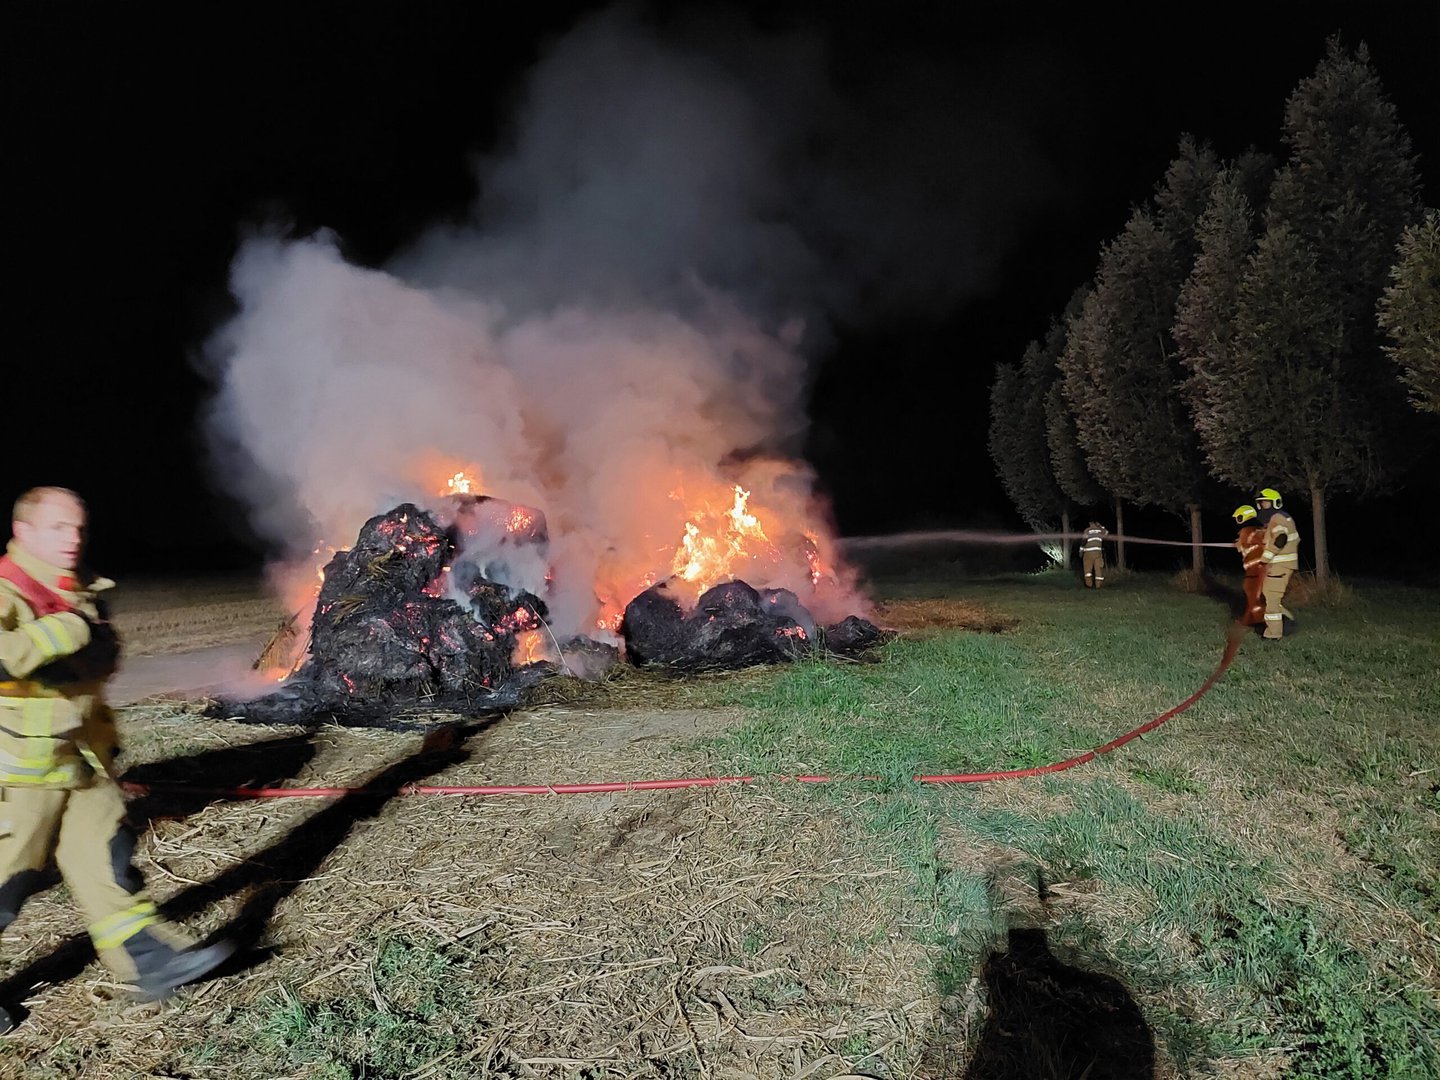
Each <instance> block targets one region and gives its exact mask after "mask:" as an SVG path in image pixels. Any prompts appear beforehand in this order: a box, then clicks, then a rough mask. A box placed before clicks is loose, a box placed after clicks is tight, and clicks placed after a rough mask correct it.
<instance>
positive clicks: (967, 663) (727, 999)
mask: <svg viewBox="0 0 1440 1080" xmlns="http://www.w3.org/2000/svg"><path fill="white" fill-rule="evenodd" d="M876 591H877V595H878V597H879V599H880V601H881V607H880V619H881V621H884V622H886V623H888V624H890V625H892V626H894V627H896V628H897V629H899V630H900V636H899V637H898V638H897V640H895V641H894V642H892V643H891V644H889V645H887V646H885V648H884V649H883V650H882V651H881V653H880V655H879V656H878V657H877V658H876V659H877V661H878V662H876V663H863V664H862V663H845V664H838V663H822V662H807V663H800V664H795V665H791V666H787V667H780V668H766V669H757V670H752V671H747V672H740V673H734V674H729V675H724V676H710V677H705V678H700V679H691V680H672V679H665V678H661V677H659V676H654V675H646V674H643V673H635V672H626V673H623V674H622V675H621V676H619V677H616V678H612V679H611V680H609V681H607V682H605V683H602V684H599V685H589V686H570V687H557V688H556V690H555V692H554V694H553V695H552V699H551V703H550V704H545V705H537V706H536V707H534V708H532V709H528V710H526V711H524V712H521V713H516V714H514V715H512V716H509V717H506V718H503V719H501V720H499V721H498V722H494V723H489V724H482V725H477V727H478V730H466V731H463V732H461V734H460V735H459V736H458V738H457V739H456V740H455V742H454V743H453V744H452V743H451V742H448V741H447V739H446V738H445V737H444V733H443V732H441V731H440V730H436V731H432V732H430V733H429V734H428V736H427V734H425V733H419V732H417V733H411V734H396V733H387V732H376V731H357V730H344V729H338V728H334V727H326V728H322V729H320V730H318V731H316V732H296V731H295V730H294V729H287V730H279V729H267V728H258V727H247V726H243V725H238V724H230V723H221V722H216V721H211V720H204V719H201V718H199V717H198V716H197V715H195V714H194V713H193V712H192V711H190V710H188V709H186V708H183V707H180V706H175V707H170V706H166V707H159V706H156V707H146V708H135V709H130V710H126V711H125V714H124V715H123V717H122V723H123V726H124V730H125V732H126V735H127V738H128V741H129V745H130V748H131V756H132V761H133V762H134V764H133V768H134V775H136V776H137V777H141V778H143V777H146V776H148V777H151V778H156V777H159V778H165V777H169V778H183V779H186V780H189V781H191V782H194V781H196V780H197V779H199V778H207V779H209V780H211V781H212V782H215V783H218V784H227V783H231V784H233V783H242V782H272V783H274V782H281V783H289V784H296V785H299V784H305V783H313V782H318V781H324V782H326V783H359V782H366V783H367V784H369V785H370V786H371V787H372V789H376V790H379V791H387V790H395V789H397V788H398V787H400V786H402V785H403V784H405V783H408V782H413V781H422V782H448V783H466V784H473V783H508V782H537V781H550V782H567V781H574V780H597V779H627V778H628V779H641V778H649V777H660V776H694V775H705V774H721V775H733V774H737V773H745V774H754V775H756V776H761V777H777V776H783V775H793V774H808V773H828V774H833V775H836V776H853V777H855V779H851V780H843V781H840V782H837V783H833V784H828V785H818V786H808V785H798V784H794V783H790V782H785V781H783V780H778V779H768V780H763V781H761V782H757V783H756V784H753V785H749V786H745V787H729V788H719V789H706V790H695V789H687V790H680V791H668V792H651V793H635V794H628V795H627V794H619V795H603V796H577V797H560V796H541V797H522V798H507V799H492V800H475V799H471V800H450V799H439V798H434V799H422V798H386V797H385V796H384V795H374V796H362V797H352V798H350V799H346V800H343V801H338V802H331V803H328V804H327V803H314V802H307V801H300V800H285V801H276V802H267V803H239V802H225V801H204V800H198V799H197V800H192V801H189V802H184V801H177V799H176V798H175V797H171V799H170V801H168V802H167V801H164V800H159V799H157V800H155V801H146V802H144V803H142V804H141V805H140V806H138V807H137V812H138V813H139V814H140V816H142V817H146V818H149V819H150V829H149V831H148V833H147V834H146V836H145V838H144V840H143V841H142V850H141V856H140V863H141V865H142V868H143V869H144V870H145V871H146V873H147V876H148V877H149V879H150V880H151V881H152V883H153V886H154V890H155V892H156V894H157V896H158V897H160V898H161V899H162V900H163V901H165V904H166V906H167V909H168V910H170V911H171V912H172V913H173V914H174V915H175V916H176V917H178V918H181V919H183V920H184V921H186V922H187V923H189V924H190V925H191V926H192V927H194V928H195V929H197V931H199V932H206V931H209V930H213V929H216V928H219V927H222V926H230V927H232V928H239V929H240V930H242V931H248V932H250V933H251V935H252V936H256V937H257V940H258V945H259V948H260V952H259V953H258V955H257V956H255V957H254V958H253V961H252V962H250V963H249V964H248V965H246V966H243V967H242V968H241V969H240V970H237V971H235V972H233V973H232V974H230V975H228V976H227V977H225V978H222V979H219V980H216V981H214V982H211V983H207V984H204V985H202V986H199V987H196V988H193V989H191V990H189V991H187V992H185V993H184V994H182V995H181V996H180V997H179V998H177V999H175V1000H174V1001H172V1002H169V1003H166V1004H165V1005H163V1006H134V1005H127V1004H125V1003H124V1002H123V1000H121V999H120V998H119V997H118V996H117V991H116V988H114V987H113V986H112V985H111V984H110V983H109V982H108V981H107V979H106V977H105V975H104V974H103V972H102V971H101V969H99V968H98V967H97V966H96V965H94V964H93V963H92V964H90V965H89V966H88V967H87V966H83V963H84V959H85V955H84V948H83V943H82V944H81V945H78V946H72V947H70V948H69V950H68V951H67V949H66V947H65V944H64V943H65V942H66V941H67V939H68V935H71V934H73V933H74V931H75V930H76V929H77V928H78V924H79V919H78V916H76V915H75V914H74V913H73V912H72V911H71V910H70V909H69V906H68V904H67V902H66V897H65V896H64V890H63V889H56V890H52V891H51V892H50V893H49V894H46V895H45V896H42V897H40V898H38V899H37V900H35V901H34V902H33V903H32V905H31V906H30V907H27V909H26V911H25V914H24V916H23V917H22V918H21V919H20V920H19V921H18V922H17V923H16V924H15V925H14V926H12V927H11V928H10V929H9V930H8V931H7V932H6V933H5V937H4V945H5V949H4V955H5V961H6V975H7V977H8V978H9V983H8V988H9V990H10V992H11V995H12V997H13V996H16V992H17V991H19V996H24V997H25V1000H26V1002H27V1004H28V1006H29V1008H30V1009H31V1010H32V1015H31V1016H30V1017H29V1018H28V1019H27V1020H26V1022H25V1023H24V1024H23V1025H22V1026H21V1028H20V1029H19V1030H18V1031H17V1032H16V1033H15V1034H14V1035H12V1036H10V1037H8V1038H7V1039H6V1040H4V1041H3V1043H4V1045H3V1046H0V1073H3V1074H4V1075H17V1076H35V1077H47V1078H48V1077H116V1076H137V1077H138V1076H174V1077H181V1076H183V1077H193V1078H202V1077H224V1078H227V1080H230V1078H242V1077H244V1078H248V1077H257V1078H259V1077H264V1078H270V1080H274V1078H279V1077H292V1076H293V1077H316V1078H338V1077H374V1078H399V1077H410V1078H413V1080H429V1078H452V1077H453V1078H460V1077H472V1076H484V1077H522V1076H545V1077H571V1078H586V1080H598V1078H600V1077H615V1078H618V1077H667V1078H674V1077H697V1078H701V1080H711V1078H714V1080H720V1078H726V1080H731V1078H738V1077H741V1076H765V1077H772V1076H773V1077H788V1078H794V1080H803V1078H806V1077H817V1078H824V1080H835V1078H837V1077H842V1076H851V1077H853V1076H871V1077H880V1078H894V1080H898V1078H902V1077H905V1078H910V1077H914V1078H921V1077H927V1078H932V1077H958V1076H961V1075H966V1074H967V1072H966V1070H967V1068H968V1069H969V1070H970V1071H969V1073H968V1075H970V1076H974V1077H981V1076H1001V1075H1015V1076H1040V1077H1045V1076H1066V1077H1070V1076H1074V1077H1079V1076H1081V1075H1085V1076H1088V1077H1089V1078H1090V1080H1098V1078H1100V1077H1107V1076H1116V1077H1119V1076H1127V1077H1128V1076H1142V1075H1145V1076H1148V1075H1151V1074H1152V1071H1153V1074H1154V1075H1157V1076H1161V1077H1170V1076H1213V1075H1221V1076H1236V1077H1239V1076H1246V1077H1272V1076H1273V1077H1280V1076H1296V1077H1392V1078H1401V1077H1407V1078H1408V1077H1437V1076H1440V1058H1437V1044H1440V900H1437V897H1436V892H1435V886H1436V881H1437V869H1440V866H1437V862H1440V751H1437V745H1436V728H1437V717H1440V678H1437V675H1436V671H1437V667H1440V603H1437V599H1440V597H1437V595H1436V594H1435V593H1434V592H1433V591H1429V592H1427V591H1421V590H1406V589H1403V588H1396V587H1385V586H1379V585H1376V586H1366V585H1363V584H1361V585H1357V586H1356V587H1355V588H1354V590H1353V593H1352V595H1351V596H1350V597H1349V598H1348V601H1347V602H1345V603H1343V604H1340V605H1336V606H1320V605H1311V606H1307V607H1304V608H1302V609H1299V610H1298V612H1297V614H1298V615H1299V619H1300V622H1299V632H1298V633H1297V634H1296V635H1295V636H1294V637H1292V638H1288V639H1287V640H1285V641H1283V642H1281V643H1279V644H1268V643H1262V642H1260V641H1259V640H1258V639H1254V638H1250V639H1247V640H1245V642H1244V643H1243V645H1242V647H1241V650H1240V653H1239V655H1238V658H1237V659H1236V661H1235V663H1234V665H1233V667H1232V668H1231V669H1230V671H1229V672H1228V674H1227V675H1226V676H1225V678H1224V679H1223V680H1221V682H1220V683H1219V684H1218V685H1217V686H1216V687H1215V689H1214V690H1213V691H1212V692H1211V693H1210V694H1209V695H1208V696H1207V697H1205V698H1204V699H1203V700H1202V701H1201V702H1199V703H1198V704H1197V705H1195V706H1194V707H1193V708H1192V709H1191V710H1190V711H1188V712H1186V713H1184V714H1183V715H1181V716H1180V717H1178V718H1176V719H1175V720H1173V721H1172V722H1170V723H1169V724H1167V725H1166V726H1165V727H1163V728H1161V729H1159V730H1158V731H1156V732H1155V733H1153V734H1151V735H1149V736H1147V737H1145V738H1144V739H1143V740H1139V741H1136V742H1132V743H1130V744H1128V745H1127V746H1125V747H1123V748H1122V749H1120V750H1118V751H1117V752H1115V753H1114V754H1111V755H1108V756H1106V757H1103V758H1101V759H1099V760H1097V761H1095V762H1092V763H1090V764H1087V765H1085V766H1082V767H1080V768H1078V769H1075V770H1072V771H1069V772H1065V773H1060V774H1055V775H1052V776H1049V777H1044V778H1036V779H1029V780H1022V781H1013V782H1006V783H995V784H987V785H981V786H973V787H963V788H957V787H933V786H920V785H916V784H914V783H912V782H911V781H910V780H909V777H910V776H911V775H912V774H914V773H916V772H925V773H934V772H950V771H975V770H981V769H991V768H1010V767H1023V766H1029V765H1035V764H1041V763H1045V762H1049V761H1054V760H1058V759H1060V758H1064V757H1067V756H1070V755H1071V754H1074V753H1076V752H1078V751H1080V750H1084V749H1086V748H1088V747H1091V746H1094V745H1096V744H1098V743H1101V742H1103V741H1105V740H1106V739H1108V738H1110V737H1112V736H1113V735H1116V734H1119V733H1120V732H1122V731H1125V730H1127V729H1129V728H1131V727H1133V726H1135V725H1136V724H1138V723H1141V722H1143V721H1144V720H1147V719H1149V718H1150V717H1151V716H1154V715H1156V714H1158V713H1160V712H1162V711H1164V710H1165V709H1166V708H1168V707H1170V706H1172V705H1174V704H1176V703H1177V702H1179V701H1181V700H1182V699H1184V698H1185V697H1186V696H1187V695H1189V694H1190V693H1191V692H1192V691H1193V690H1194V689H1195V688H1196V687H1197V686H1199V685H1200V684H1201V683H1202V682H1203V681H1204V679H1205V678H1206V676H1207V675H1208V674H1209V673H1210V672H1211V670H1212V669H1213V668H1214V667H1215V665H1216V663H1217V662H1218V661H1219V659H1220V655H1221V651H1222V649H1223V647H1224V644H1225V637H1226V630H1227V623H1228V619H1229V612H1228V610H1227V608H1226V607H1225V605H1224V604H1223V603H1222V602H1220V600H1219V599H1217V598H1215V597H1207V596H1204V595H1195V594H1191V593H1186V592H1183V591H1180V590H1178V589H1177V588H1175V587H1174V585H1173V583H1172V582H1171V581H1169V580H1168V579H1166V578H1164V577H1161V576H1158V575H1156V576H1149V575H1138V576H1129V577H1122V578H1120V579H1119V580H1117V581H1116V582H1115V585H1114V587H1113V588H1110V589H1106V590H1105V591H1104V592H1102V593H1099V594H1096V593H1090V592H1086V591H1085V590H1083V589H1081V588H1080V587H1079V585H1078V583H1077V582H1076V580H1075V579H1074V578H1072V577H1069V576H1065V575H1061V574H1057V573H1051V574H1038V575H1011V576H1007V577H1000V578H972V577H967V576H965V575H963V574H961V573H959V572H958V571H957V570H956V569H955V568H953V567H947V566H945V565H944V564H941V565H938V566H937V565H930V566H925V567H918V568H916V569H914V570H913V571H909V572H899V573H891V574H889V575H888V576H886V577H885V578H883V579H880V580H878V581H877V582H876ZM198 618H199V619H200V620H201V621H203V620H205V619H206V618H208V615H207V613H206V612H205V610H204V609H203V607H202V609H201V611H200V613H199V615H198ZM865 777H870V778H872V779H865ZM57 957H58V959H56V958H57ZM42 979H48V980H51V981H53V985H47V986H43V987H41V988H40V989H38V990H36V991H34V992H33V993H32V992H30V991H29V986H30V985H31V984H32V983H35V982H37V981H40V980H42ZM1091 1044H1093V1046H1092V1045H1091ZM1096 1047H1098V1048H1099V1049H1096ZM1097 1055H1098V1056H1097ZM1087 1067H1088V1069H1089V1071H1088V1072H1085V1071H1084V1070H1085V1069H1086V1068H1087Z"/></svg>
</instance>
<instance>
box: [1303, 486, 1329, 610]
mask: <svg viewBox="0 0 1440 1080" xmlns="http://www.w3.org/2000/svg"><path fill="white" fill-rule="evenodd" d="M1310 517H1311V519H1312V520H1311V525H1310V527H1311V528H1312V529H1314V530H1315V584H1317V585H1321V586H1324V585H1328V584H1329V582H1330V549H1329V548H1328V547H1326V546H1325V489H1324V488H1323V487H1321V486H1320V485H1319V484H1316V483H1311V485H1310ZM1297 569H1298V568H1297Z"/></svg>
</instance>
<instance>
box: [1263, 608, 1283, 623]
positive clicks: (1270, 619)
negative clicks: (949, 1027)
mask: <svg viewBox="0 0 1440 1080" xmlns="http://www.w3.org/2000/svg"><path fill="white" fill-rule="evenodd" d="M1283 618H1285V616H1284V615H1271V614H1270V613H1269V612H1268V611H1267V612H1266V613H1265V621H1266V622H1279V621H1280V620H1281V619H1283Z"/></svg>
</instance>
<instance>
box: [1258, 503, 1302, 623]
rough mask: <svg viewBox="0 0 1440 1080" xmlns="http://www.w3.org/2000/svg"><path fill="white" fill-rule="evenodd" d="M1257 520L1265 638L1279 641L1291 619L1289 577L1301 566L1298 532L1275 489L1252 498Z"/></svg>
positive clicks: (1293, 520)
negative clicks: (1287, 598)
mask: <svg viewBox="0 0 1440 1080" xmlns="http://www.w3.org/2000/svg"><path fill="white" fill-rule="evenodd" d="M1255 506H1256V508H1257V511H1258V513H1257V515H1256V520H1257V521H1258V522H1259V523H1260V525H1261V526H1262V527H1263V528H1264V530H1265V534H1264V539H1265V547H1264V549H1263V550H1262V551H1261V553H1260V558H1261V562H1262V564H1263V565H1264V568H1265V579H1264V582H1263V583H1262V586H1261V593H1262V594H1263V595H1264V597H1265V635H1264V636H1265V638H1266V639H1267V640H1269V641H1279V640H1280V638H1281V637H1282V636H1284V633H1285V620H1286V619H1293V618H1294V617H1295V616H1293V615H1291V614H1290V610H1289V609H1288V608H1287V607H1286V606H1285V603H1284V601H1285V590H1286V589H1287V588H1289V586H1290V575H1291V574H1293V573H1295V571H1296V569H1297V568H1298V567H1299V564H1300V530H1299V529H1298V528H1297V527H1296V526H1295V519H1294V518H1292V517H1291V516H1290V515H1289V514H1287V513H1286V512H1285V511H1284V510H1283V509H1282V507H1283V506H1284V500H1283V499H1282V498H1281V497H1280V492H1278V491H1276V490H1275V489H1274V488H1261V489H1260V491H1259V493H1258V494H1256V496H1255Z"/></svg>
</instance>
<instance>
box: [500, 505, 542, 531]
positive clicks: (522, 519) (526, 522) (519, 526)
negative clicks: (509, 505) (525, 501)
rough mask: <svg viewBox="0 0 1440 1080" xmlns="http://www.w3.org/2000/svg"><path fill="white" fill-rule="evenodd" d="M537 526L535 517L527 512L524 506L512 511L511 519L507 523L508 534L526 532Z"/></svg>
mask: <svg viewBox="0 0 1440 1080" xmlns="http://www.w3.org/2000/svg"><path fill="white" fill-rule="evenodd" d="M534 524H535V515H534V514H532V513H530V511H528V510H526V509H525V507H523V506H517V507H515V508H514V509H513V510H511V511H510V518H509V520H508V521H506V522H505V531H506V532H512V533H513V532H525V531H527V530H528V529H530V528H531V527H532V526H533V525H534Z"/></svg>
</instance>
